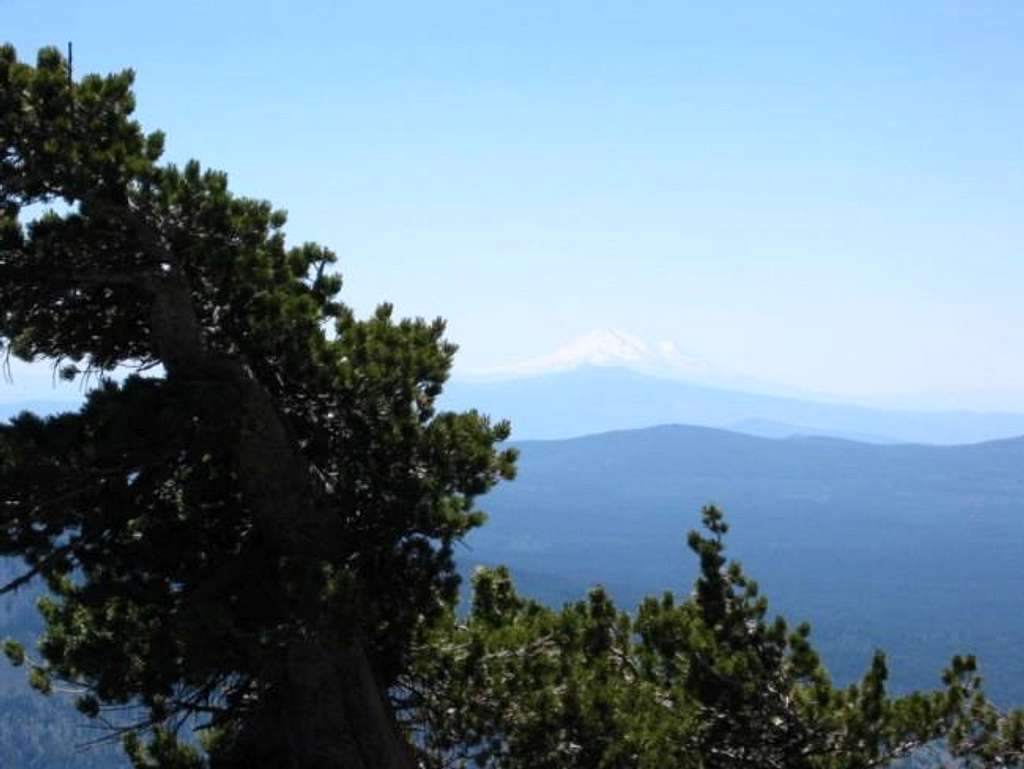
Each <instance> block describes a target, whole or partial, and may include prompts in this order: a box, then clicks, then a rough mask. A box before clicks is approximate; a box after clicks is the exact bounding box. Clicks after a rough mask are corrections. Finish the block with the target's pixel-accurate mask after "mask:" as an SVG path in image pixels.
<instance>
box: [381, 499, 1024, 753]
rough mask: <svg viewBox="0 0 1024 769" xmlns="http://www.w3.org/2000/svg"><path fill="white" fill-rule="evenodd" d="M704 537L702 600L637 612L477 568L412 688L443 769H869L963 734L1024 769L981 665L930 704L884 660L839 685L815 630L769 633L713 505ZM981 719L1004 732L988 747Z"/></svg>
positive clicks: (954, 670)
mask: <svg viewBox="0 0 1024 769" xmlns="http://www.w3.org/2000/svg"><path fill="white" fill-rule="evenodd" d="M703 523H704V527H705V531H704V532H703V533H701V532H691V533H690V535H689V539H688V544H689V547H690V549H691V550H692V551H693V552H694V554H695V555H696V556H697V557H698V559H699V561H700V571H699V575H698V578H697V580H696V583H695V585H694V589H693V591H692V593H691V594H690V595H689V597H687V598H686V599H684V600H678V599H677V598H676V596H675V595H673V594H672V593H671V592H666V593H665V594H664V595H663V596H661V597H660V598H653V597H652V598H647V599H646V600H645V601H644V602H643V603H642V604H641V605H640V606H639V607H638V609H637V610H636V611H635V612H634V613H632V614H626V613H624V612H621V611H619V610H618V609H617V608H616V607H615V606H614V604H613V603H612V601H611V599H610V597H609V596H608V595H607V593H606V592H605V591H604V590H603V589H601V588H595V589H593V590H592V591H591V592H590V594H589V596H588V597H587V599H586V600H584V601H580V602H577V603H571V604H567V605H566V606H565V607H564V608H563V609H562V610H561V611H554V610H552V609H549V608H546V607H544V606H541V605H539V604H537V603H536V602H533V601H530V600H527V599H524V598H522V597H520V596H519V595H518V594H517V593H516V591H515V588H514V586H513V585H512V582H511V580H510V577H509V573H508V571H507V570H505V569H503V568H498V569H480V570H478V571H477V573H476V575H475V577H474V602H473V606H472V610H471V612H470V613H469V615H468V617H466V618H464V619H463V618H459V617H458V616H457V615H455V614H454V613H452V614H449V616H448V618H447V622H446V623H443V624H441V625H439V626H438V627H437V629H436V630H435V633H434V635H433V636H432V637H431V638H430V639H429V643H427V644H426V645H425V646H423V647H422V652H421V654H420V655H419V656H418V657H417V658H416V659H415V662H414V665H413V666H412V668H411V669H410V671H409V673H408V674H407V675H406V676H404V677H403V679H402V687H401V688H402V691H403V693H404V700H403V702H404V707H405V709H404V711H403V715H404V717H405V719H406V720H407V721H408V722H409V723H410V724H413V725H417V726H418V727H419V728H420V729H421V732H422V735H423V737H422V738H423V741H424V743H425V745H426V747H427V750H426V751H425V753H426V754H427V755H429V756H430V757H431V758H432V760H434V761H435V762H436V763H434V764H432V765H434V766H437V767H441V766H448V767H470V766H481V767H491V768H492V769H595V768H600V769H741V768H746V767H754V768H755V769H868V767H881V766H889V765H891V764H892V763H893V762H894V761H896V760H898V759H902V758H906V757H908V756H913V755H915V753H916V751H918V749H919V748H922V747H924V746H930V745H932V744H933V743H935V742H936V741H940V740H943V739H945V738H947V737H950V736H951V737H952V739H951V740H950V741H949V746H950V747H951V748H953V750H954V751H955V752H957V753H960V754H962V755H965V756H967V757H969V759H970V760H971V761H972V762H973V763H971V764H970V765H971V766H986V767H996V766H1008V765H1018V764H1017V763H1015V762H1019V757H1020V753H1019V752H1018V753H1017V755H1016V757H1014V756H1013V755H1012V753H1011V752H1010V751H1008V750H1007V749H1006V748H1007V747H1008V742H1007V741H1006V736H1007V731H1006V729H1003V730H1002V735H1003V736H1002V738H1001V739H1002V741H1001V742H999V738H997V735H998V734H999V732H1000V728H999V726H998V725H997V724H996V722H995V721H996V720H998V716H997V714H996V712H995V711H994V710H992V709H991V708H990V706H988V705H987V704H986V700H985V699H984V695H983V693H982V691H981V687H980V684H981V681H980V678H979V676H978V674H977V669H976V665H975V662H974V660H973V659H972V658H970V657H957V658H954V659H953V661H952V663H951V665H950V667H949V669H948V670H947V671H946V672H945V674H944V681H945V686H944V688H942V689H939V690H936V691H933V692H928V693H914V694H910V695H906V696H902V697H892V696H890V695H889V694H888V692H887V690H886V685H885V684H886V680H887V677H888V670H887V665H886V661H885V657H884V655H883V654H882V653H881V652H878V653H876V654H875V656H874V658H873V659H872V660H871V661H870V664H869V665H868V669H867V671H866V672H865V674H864V677H863V678H862V680H861V681H860V682H858V683H857V684H855V685H852V686H849V687H846V688H841V687H837V686H835V685H834V684H833V683H832V682H831V680H830V679H829V676H828V674H827V672H826V670H825V668H824V667H823V665H822V663H821V660H820V658H819V656H818V654H817V653H816V652H815V651H814V649H813V647H812V645H811V642H810V627H809V626H808V625H806V624H801V625H798V626H796V627H795V628H791V627H790V626H789V625H788V624H787V622H786V621H785V620H784V619H782V618H778V617H777V618H775V619H772V620H769V618H768V613H767V612H768V603H767V601H766V600H765V599H764V597H763V596H761V595H760V592H759V589H758V586H757V583H756V582H755V581H754V580H752V579H750V577H748V576H747V575H746V574H745V573H744V571H743V569H742V567H741V566H740V565H739V564H738V563H736V562H729V561H728V560H727V559H726V557H725V544H724V535H725V533H726V532H727V530H728V526H727V524H726V522H725V520H724V517H723V516H722V513H721V512H720V511H719V510H718V509H717V508H715V507H713V506H709V507H707V508H705V509H704V511H703ZM975 708H981V709H982V710H985V709H986V708H988V710H986V712H988V713H989V715H990V716H992V717H993V719H995V720H993V722H992V726H991V728H990V730H989V731H988V732H987V733H986V732H984V730H983V729H979V724H980V722H979V720H978V718H977V715H978V714H977V713H975V712H972V709H975ZM968 733H970V734H972V735H974V737H973V739H974V740H975V742H974V744H973V745H971V744H968V742H969V740H965V739H963V736H964V735H966V734H968ZM1018 734H1019V733H1018ZM997 743H998V744H997ZM982 745H987V746H988V747H987V748H985V749H986V750H988V751H989V752H988V753H987V754H985V755H982V754H981V751H979V750H978V748H979V747H981V746H982ZM1005 759H1009V760H1008V762H1007V763H1000V761H1003V760H1005Z"/></svg>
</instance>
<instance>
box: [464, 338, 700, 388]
mask: <svg viewBox="0 0 1024 769" xmlns="http://www.w3.org/2000/svg"><path fill="white" fill-rule="evenodd" d="M582 366H607V367H620V368H629V369H632V370H634V371H640V372H643V373H646V374H659V375H662V376H696V375H701V374H705V373H707V371H708V369H709V365H708V363H707V361H705V360H703V359H701V358H698V357H696V356H694V355H690V354H689V353H686V352H684V351H683V350H681V349H680V348H679V346H678V345H677V344H676V343H675V342H672V341H670V340H661V341H657V342H653V343H650V342H647V341H646V340H644V339H641V338H640V337H638V336H635V335H633V334H629V333H627V332H625V331H618V330H599V331H591V332H590V333H588V334H584V335H583V336H580V337H577V338H576V339H574V340H572V341H571V342H569V343H568V344H566V345H564V346H563V347H560V348H558V349H557V350H555V352H553V353H551V354H549V355H542V356H539V357H536V358H531V359H529V360H525V361H521V362H519V363H513V364H508V365H504V366H499V367H496V368H491V369H487V370H484V371H478V372H476V374H477V375H478V376H485V377H510V376H534V375H538V374H551V373H558V372H564V371H572V370H574V369H577V368H580V367H582Z"/></svg>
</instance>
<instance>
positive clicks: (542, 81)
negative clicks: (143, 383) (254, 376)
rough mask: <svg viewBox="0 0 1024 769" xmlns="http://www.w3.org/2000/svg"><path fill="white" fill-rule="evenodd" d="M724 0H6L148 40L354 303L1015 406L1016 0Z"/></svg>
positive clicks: (204, 124)
mask: <svg viewBox="0 0 1024 769" xmlns="http://www.w3.org/2000/svg"><path fill="white" fill-rule="evenodd" d="M293 6H299V7H293ZM725 6H726V4H720V3H702V4H699V5H698V4H689V3H682V2H665V3H645V2H620V3H601V2H594V1H591V2H575V3H570V2H557V1H556V0H548V1H547V2H542V3H532V2H514V3H501V4H498V3H486V2H474V3H465V4H462V3H441V2H438V3H409V4H400V3H392V4H387V3H360V4H349V3H342V2H306V3H295V4H285V3H261V2H255V1H253V0H249V1H247V2H245V3H240V2H233V1H232V2H216V3H214V2H202V3H200V2H176V3H159V4H157V3H140V2H137V1H136V2H130V3H129V2H103V1H101V0H96V1H95V2H90V3H81V2H75V3H71V2H66V3H62V2H43V3H41V2H39V0H33V1H32V2H28V1H22V0H0V38H2V39H6V40H9V41H10V42H12V43H14V44H15V45H16V46H17V47H18V49H19V52H20V53H21V54H22V55H23V56H26V57H31V56H33V55H34V51H35V49H36V48H38V47H39V46H41V45H44V44H47V43H57V44H60V45H63V44H64V43H65V42H66V41H67V40H69V39H70V40H73V41H74V44H75V63H76V70H77V71H78V72H79V73H81V72H86V71H110V70H117V69H121V68H124V67H129V66H130V67H132V68H134V69H135V70H136V72H137V75H138V78H137V95H138V103H139V109H138V115H139V117H140V119H141V120H142V121H143V122H144V124H145V125H146V126H147V127H148V128H161V129H163V130H165V131H166V132H167V134H168V157H169V158H170V159H171V160H174V161H183V160H185V159H188V158H191V157H196V158H199V159H200V160H202V161H203V162H204V163H205V164H208V165H212V166H214V167H218V168H221V169H224V170H226V171H228V173H229V174H230V176H231V179H232V185H233V187H234V189H235V190H236V191H238V192H241V193H244V194H248V195H253V196H256V197H261V198H268V199H271V200H272V201H274V202H275V203H276V204H277V205H279V206H280V207H282V208H285V209H287V210H288V211H289V214H290V224H289V227H288V230H289V234H290V237H291V238H292V239H293V240H294V241H296V242H298V241H303V240H318V241H321V242H323V243H325V244H327V245H329V246H331V247H332V248H334V249H335V250H336V251H337V252H338V254H339V256H340V259H341V269H342V272H343V273H344V275H345V278H346V288H345V293H344V296H345V299H346V300H347V301H348V302H349V303H350V304H351V305H352V306H354V307H355V308H356V309H357V310H358V311H359V312H368V311H369V310H370V309H371V308H372V307H373V306H374V304H375V303H377V302H378V301H381V300H385V299H387V300H390V301H393V302H394V303H395V305H396V307H397V310H398V311H399V312H400V313H402V314H406V315H424V316H429V317H433V316H436V315H442V316H444V317H446V318H448V319H449V323H450V325H449V329H450V336H451V337H452V338H453V340H454V341H456V342H458V343H460V345H461V346H462V350H461V353H460V358H459V366H460V367H461V368H462V369H463V370H466V371H469V370H475V369H483V368H489V367H494V366H500V365H504V364H508V363H513V362H515V361H518V360H523V359H529V358H535V357H537V356H542V355H544V354H546V353H549V352H551V351H552V350H553V349H555V348H558V347H560V346H562V345H564V344H565V343H567V342H569V341H570V340H572V339H573V338H575V337H577V336H580V335H583V334H586V333H588V332H591V331H593V330H594V329H619V330H622V331H625V332H628V333H630V334H634V335H637V336H639V337H642V338H645V339H650V340H664V339H671V340H673V341H675V342H676V343H677V345H678V346H679V347H680V348H681V349H683V350H685V351H687V352H688V353H691V354H693V355H695V356H698V357H700V358H702V359H704V360H707V361H709V363H710V365H711V366H713V367H714V368H716V369H717V370H720V371H722V372H726V373H728V374H730V375H731V374H735V375H736V376H737V377H740V376H742V377H746V378H749V379H757V380H763V381H766V382H772V383H776V384H777V385H778V386H780V387H785V388H788V389H791V390H794V391H802V392H812V393H820V394H826V395H831V396H835V397H841V398H847V399H853V400H861V401H867V402H880V403H892V404H897V403H898V404H900V405H920V406H929V407H930V406H949V405H957V406H962V407H968V408H977V409H992V408H1000V409H1012V410H1018V411H1024V345H1022V342H1021V339H1020V336H1021V332H1022V331H1024V301H1022V298H1021V294H1022V288H1024V258H1022V254H1021V245H1022V243H1024V215H1022V212H1024V53H1022V49H1021V46H1020V40H1021V39H1024V4H1021V3H1019V2H1005V3H996V2H984V1H983V0H972V1H971V2H940V1H938V0H933V1H931V2H909V1H908V2H900V3H892V2H885V3H873V2H856V3H854V2H849V3H838V2H837V3H821V2H813V3H787V2H775V3H763V2H756V3H753V2H752V3H731V4H728V8H726V7H725ZM45 379H46V381H47V385H46V386H47V387H49V384H48V377H45ZM39 381H41V379H38V378H34V377H33V376H31V375H24V376H22V375H19V377H18V383H16V385H14V386H13V387H12V386H4V387H5V389H6V390H7V395H6V396H5V397H9V396H10V395H11V394H12V393H13V394H19V395H22V394H24V393H25V392H26V388H33V387H38V386H39V385H38V382H39Z"/></svg>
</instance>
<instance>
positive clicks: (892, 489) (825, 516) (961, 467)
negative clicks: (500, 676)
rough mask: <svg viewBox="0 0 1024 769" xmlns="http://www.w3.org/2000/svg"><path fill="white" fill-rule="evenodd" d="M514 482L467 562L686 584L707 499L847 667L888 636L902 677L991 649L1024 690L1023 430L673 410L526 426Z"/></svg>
mask: <svg viewBox="0 0 1024 769" xmlns="http://www.w3.org/2000/svg"><path fill="white" fill-rule="evenodd" d="M517 445H518V447H519V448H520V450H521V452H522V455H521V459H520V463H519V474H518V477H517V479H516V480H515V481H513V482H512V483H508V484H502V485H501V486H499V487H498V488H497V489H496V490H495V491H493V492H492V493H490V494H489V495H488V496H487V497H485V498H484V499H483V500H481V503H480V505H481V507H482V508H483V509H484V510H486V511H487V512H488V514H489V521H488V524H487V525H486V526H484V527H483V528H482V529H480V530H479V531H475V532H473V534H472V535H471V536H470V537H469V539H468V542H467V545H468V548H467V549H466V550H464V551H462V553H461V555H460V561H461V564H462V567H463V569H464V571H468V570H469V569H471V568H472V566H473V565H474V564H477V563H485V564H496V563H505V564H508V565H509V566H510V567H511V568H512V570H513V573H514V574H516V575H520V574H521V575H522V577H523V579H524V585H525V586H526V587H527V589H528V590H529V592H530V593H531V594H533V595H535V596H538V597H540V598H543V599H544V600H547V601H549V602H551V603H553V604H555V605H559V604H560V603H561V602H562V601H565V600H568V599H570V598H579V597H580V596H582V595H583V594H584V592H585V590H586V589H587V587H588V586H590V585H593V584H596V583H601V584H604V585H605V586H606V587H608V588H609V589H610V590H611V592H612V593H613V595H615V597H616V598H617V600H619V601H620V602H621V604H622V606H623V608H626V609H632V608H635V604H636V602H637V601H638V600H639V598H640V597H642V596H643V595H646V594H653V595H658V594H660V592H661V591H662V590H664V589H667V588H671V589H673V590H675V591H677V592H680V591H681V592H684V593H685V592H688V591H689V589H690V586H691V580H692V578H693V574H694V571H695V563H694V560H693V557H692V555H691V554H690V553H689V552H688V551H687V550H686V547H685V544H684V541H685V532H686V531H687V530H688V529H691V528H695V527H696V526H697V524H698V522H699V510H700V507H701V506H702V505H703V504H706V503H708V502H715V503H716V504H719V505H720V506H721V507H722V508H723V509H724V510H725V511H726V514H727V516H728V519H729V521H730V523H731V524H732V530H731V532H730V534H729V537H728V546H729V553H730V555H731V556H732V557H736V558H739V559H740V560H742V561H743V563H744V565H745V566H746V567H747V570H748V571H749V573H750V574H751V575H752V576H753V577H754V578H755V579H757V580H758V581H759V582H760V583H761V585H762V587H763V588H764V592H765V594H766V595H767V596H768V598H769V599H770V600H771V602H772V607H773V610H774V611H778V612H782V613H785V614H786V615H788V616H789V617H790V618H792V619H793V620H800V619H808V620H810V621H811V623H812V625H813V626H814V629H815V638H817V639H818V643H819V644H820V647H821V649H822V651H823V652H824V654H825V659H826V662H827V663H828V665H829V668H830V670H831V671H832V672H833V674H834V675H835V676H836V678H837V680H839V681H844V682H845V681H849V680H851V679H853V678H855V677H856V676H858V675H859V674H860V673H861V672H863V669H864V665H866V664H867V662H868V660H869V659H870V656H871V653H872V651H873V650H874V649H875V648H882V649H885V650H886V651H888V652H889V653H890V655H891V663H892V665H891V669H892V681H893V683H894V686H895V687H896V688H897V689H904V690H905V689H907V688H922V687H932V686H936V685H937V684H938V678H937V676H938V674H939V672H940V670H941V669H942V667H943V666H944V665H945V664H947V663H948V661H949V658H950V656H951V655H952V654H954V653H961V652H973V653H977V654H978V655H979V657H980V659H981V662H982V665H983V672H984V673H985V676H986V681H987V686H988V689H989V691H990V693H991V694H992V695H993V696H994V697H996V698H997V700H998V701H1000V702H1001V703H1003V704H1014V705H1018V706H1020V705H1024V657H1022V656H1021V655H1020V653H1019V648H1020V644H1021V642H1022V641H1024V569H1021V564H1022V563H1024V438H1011V439H1003V440H997V441H990V442H985V443H977V444H972V445H965V446H925V445H871V444H865V443H857V442H852V441H847V440H842V439H836V438H826V437H805V438H789V439H785V440H778V439H768V438H759V437H753V436H748V435H742V434H738V433H733V432H728V431H723V430H717V429H714V428H706V427H693V426H683V425H664V426H659V427H653V428H647V429H642V430H625V431H614V432H608V433H602V434H598V435H590V436H583V437H577V438H572V439H565V440H555V441H524V442H520V443H518V444H517Z"/></svg>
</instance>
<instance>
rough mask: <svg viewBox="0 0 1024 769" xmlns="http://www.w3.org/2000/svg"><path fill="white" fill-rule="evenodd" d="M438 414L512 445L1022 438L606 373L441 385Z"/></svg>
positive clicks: (990, 427)
mask: <svg viewBox="0 0 1024 769" xmlns="http://www.w3.org/2000/svg"><path fill="white" fill-rule="evenodd" d="M441 406H442V407H443V408H449V409H453V410H460V409H466V408H476V409H478V410H480V411H482V412H484V413H487V414H490V415H491V416H493V417H495V418H501V419H509V420H511V422H512V429H513V436H514V437H515V438H516V439H517V440H534V439H544V440H547V439H560V438H569V437H573V436H578V435H588V434H593V433H600V432H607V431H609V430H628V429H637V428H643V427H651V426H654V425H661V424H689V425H700V426H706V427H717V428H724V429H732V430H737V431H739V432H746V433H750V434H754V435H765V436H767V437H784V436H786V435H800V434H810V435H830V436H835V437H840V438H848V439H852V440H863V441H866V442H871V443H927V444H936V445H955V444H964V443H978V442H981V441H988V440H995V439H999V438H1009V437H1014V436H1018V435H1024V414H1002V413H982V412H972V411H908V410H885V409H877V408H870V407H866V406H856V405H848V404H841V403H832V402H826V401H814V400H801V399H798V398H789V397H781V396H776V395H763V394H758V393H754V392H745V391H740V390H730V389H723V388H719V387H713V386H709V385H706V384H698V383H693V382H688V381H681V380H678V379H668V378H663V377H657V376H651V375H647V374H643V373H639V372H637V371H632V370H629V369H626V368H621V367H614V366H596V365H583V366H579V367H577V368H574V369H571V370H568V371H561V372H555V373H549V374H543V375H537V376H527V377H519V378H515V379H504V380H491V381H470V380H467V379H456V380H453V381H451V382H449V383H448V385H447V386H446V388H445V394H444V396H443V397H442V400H441Z"/></svg>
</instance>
